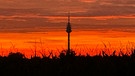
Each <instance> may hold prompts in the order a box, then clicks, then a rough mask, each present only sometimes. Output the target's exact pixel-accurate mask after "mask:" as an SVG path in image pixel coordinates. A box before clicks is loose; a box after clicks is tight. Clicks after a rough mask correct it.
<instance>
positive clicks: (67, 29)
mask: <svg viewBox="0 0 135 76" xmlns="http://www.w3.org/2000/svg"><path fill="white" fill-rule="evenodd" d="M66 32H67V33H68V51H70V33H71V32H72V30H71V24H70V13H68V23H67V28H66Z"/></svg>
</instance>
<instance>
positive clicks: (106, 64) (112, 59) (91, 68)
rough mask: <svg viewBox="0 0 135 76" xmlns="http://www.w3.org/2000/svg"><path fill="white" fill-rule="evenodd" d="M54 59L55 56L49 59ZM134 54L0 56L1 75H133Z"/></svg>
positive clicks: (71, 53) (72, 53)
mask: <svg viewBox="0 0 135 76" xmlns="http://www.w3.org/2000/svg"><path fill="white" fill-rule="evenodd" d="M50 56H52V57H50ZM134 69H135V51H133V52H132V54H131V55H127V54H123V53H120V54H119V55H116V54H115V51H114V52H113V53H112V55H110V56H108V55H107V54H105V52H102V54H100V55H97V56H90V55H88V54H87V55H86V56H83V55H76V53H75V52H74V51H62V52H61V53H60V55H59V56H53V55H52V54H50V55H49V56H45V55H44V56H43V57H42V58H41V57H38V56H34V57H31V58H30V59H28V58H26V57H25V55H23V54H22V53H19V52H17V53H9V55H8V56H4V57H3V56H0V76H134V75H135V70H134Z"/></svg>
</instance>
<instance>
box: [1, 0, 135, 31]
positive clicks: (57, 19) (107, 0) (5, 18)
mask: <svg viewBox="0 0 135 76" xmlns="http://www.w3.org/2000/svg"><path fill="white" fill-rule="evenodd" d="M134 4H135V1H134V0H119V1H118V0H32V1H31V0H0V5H1V6H0V11H1V12H0V28H1V29H2V30H0V32H7V31H9V32H33V31H35V32H37V31H38V32H40V31H49V30H50V31H52V30H60V29H61V30H65V26H66V21H67V18H66V16H67V12H68V11H70V12H71V16H72V17H71V21H72V26H73V28H75V29H82V30H88V29H89V30H99V29H100V30H108V29H109V30H112V29H114V30H115V29H124V30H126V29H131V28H132V30H133V28H134V27H135V10H134V9H135V5H134ZM128 31H129V30H128Z"/></svg>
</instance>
